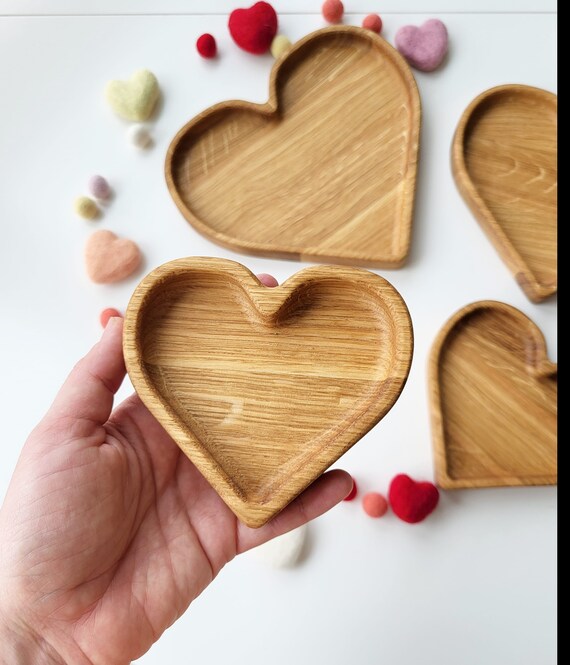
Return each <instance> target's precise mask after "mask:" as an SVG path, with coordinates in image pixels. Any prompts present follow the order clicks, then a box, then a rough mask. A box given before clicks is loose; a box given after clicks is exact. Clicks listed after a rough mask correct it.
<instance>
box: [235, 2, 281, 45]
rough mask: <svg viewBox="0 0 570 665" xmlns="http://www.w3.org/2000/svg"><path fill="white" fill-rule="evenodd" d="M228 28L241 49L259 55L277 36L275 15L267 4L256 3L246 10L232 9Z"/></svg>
mask: <svg viewBox="0 0 570 665" xmlns="http://www.w3.org/2000/svg"><path fill="white" fill-rule="evenodd" d="M228 28H229V31H230V35H231V37H232V39H233V40H234V42H235V43H236V44H237V45H238V46H239V47H240V48H241V49H243V50H244V51H247V52H248V53H253V54H254V55H261V54H262V53H265V52H266V51H267V50H268V49H269V47H270V46H271V42H272V41H273V38H274V37H275V35H276V34H277V14H276V12H275V10H274V9H273V7H272V6H271V5H270V4H269V3H268V2H256V3H255V4H254V5H252V6H251V7H249V8H248V9H234V11H233V12H232V13H231V14H230V18H229V21H228Z"/></svg>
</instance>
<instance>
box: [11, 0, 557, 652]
mask: <svg viewBox="0 0 570 665" xmlns="http://www.w3.org/2000/svg"><path fill="white" fill-rule="evenodd" d="M244 4H246V3H244ZM237 5H238V3H237V2H230V1H229V0H224V1H223V2H219V3H214V2H208V1H207V0H203V1H198V0H196V1H194V2H184V1H183V0H168V1H163V2H158V0H156V2H153V1H152V0H144V1H142V2H140V3H136V2H132V1H131V2H129V1H127V0H113V2H110V0H109V1H107V2H99V3H97V2H95V1H93V0H90V1H85V2H82V3H77V2H71V0H68V1H65V0H59V1H56V0H53V1H52V2H47V1H42V2H39V1H34V2H32V1H30V2H25V1H23V0H18V1H17V2H16V1H15V0H9V1H6V0H4V1H1V0H0V82H1V88H0V89H1V94H0V228H1V235H0V296H1V305H2V317H1V321H2V325H1V326H0V348H1V349H2V365H1V381H0V405H1V409H2V434H3V436H2V447H1V449H0V496H3V494H4V492H5V489H6V487H7V485H8V482H9V479H10V475H11V473H12V470H13V467H14V465H15V462H16V459H17V457H18V454H19V450H20V448H21V445H22V444H23V442H24V440H25V438H26V436H27V434H28V432H29V431H30V429H31V428H32V427H33V425H34V424H35V423H36V421H37V420H38V419H39V418H40V416H41V415H42V413H43V412H44V410H45V409H46V408H47V406H48V405H49V403H50V401H51V399H52V397H53V395H54V393H55V391H56V389H57V387H58V386H59V385H60V383H61V381H62V380H63V378H64V376H65V375H66V373H67V372H68V370H69V369H70V367H71V366H72V364H73V363H74V362H75V361H76V359H77V358H78V357H79V356H80V355H81V354H83V353H84V352H85V351H86V350H87V348H88V347H89V346H90V345H91V344H92V343H93V342H94V341H95V340H96V339H97V337H98V335H99V334H100V329H99V323H98V315H99V311H100V310H101V309H102V308H103V307H106V306H116V307H118V308H120V309H124V307H125V306H126V304H127V302H128V298H129V295H130V293H131V291H132V289H133V287H134V286H135V284H136V283H137V281H138V280H139V279H140V277H141V276H142V274H143V273H144V271H146V270H150V269H152V268H154V267H155V266H157V265H159V264H161V263H163V262H165V261H167V260H170V259H173V258H176V257H180V256H186V255H211V256H222V257H229V258H232V259H236V260H238V261H241V262H243V263H245V264H246V265H247V266H248V267H250V268H251V269H252V270H254V271H255V272H269V273H273V274H274V275H275V276H276V277H277V278H278V279H279V280H280V281H281V280H283V279H285V278H286V277H288V276H289V275H291V274H293V273H294V272H296V271H297V270H299V269H300V268H301V267H303V266H302V265H301V264H298V263H293V262H285V261H272V260H267V259H254V258H250V257H246V256H240V255H237V254H234V253H232V252H230V251H227V250H224V249H222V248H219V247H217V246H215V245H213V244H212V243H210V242H209V241H208V240H206V239H204V238H202V237H201V236H200V235H198V234H197V233H196V232H195V231H194V230H193V229H192V228H191V227H190V226H189V225H188V224H187V223H186V222H185V221H184V220H183V218H182V217H181V215H180V214H179V212H178V211H177V209H176V208H175V206H174V203H173V202H172V201H171V199H170V197H169V195H168V192H167V189H166V185H165V183H164V178H163V173H162V172H163V161H164V155H165V151H166V148H167V146H168V142H169V140H170V138H171V137H172V136H173V135H174V133H175V132H176V131H177V130H178V129H179V128H180V127H181V126H182V125H183V124H184V123H185V122H186V121H187V120H188V119H189V118H190V117H192V116H193V115H194V114H196V113H197V112H198V111H200V110H202V109H204V108H205V107H207V106H209V105H210V104H212V103H214V102H218V101H221V100H224V99H230V98H245V99H250V100H254V101H260V102H261V101H265V99H266V95H267V81H268V73H269V70H270V67H271V65H272V59H271V58H270V57H269V56H267V57H254V56H250V55H247V54H245V53H242V52H240V51H239V50H238V49H237V47H235V46H234V45H233V43H232V42H231V40H230V38H229V35H228V33H227V29H226V22H227V12H228V10H230V9H232V8H233V7H235V6H237ZM275 6H276V8H277V9H278V11H279V14H280V26H281V30H280V32H282V33H284V34H286V35H288V36H289V37H290V38H291V39H292V40H295V39H298V38H300V37H301V36H303V35H305V34H307V33H308V32H310V31H312V30H313V29H316V28H319V27H321V26H322V25H323V22H322V19H321V18H320V15H319V13H318V9H319V6H320V0H312V1H311V2H309V1H308V0H307V1H301V0H295V2H288V3H287V2H284V1H283V2H275ZM345 6H346V8H347V10H348V11H350V10H352V11H354V12H356V11H357V10H358V12H359V13H358V14H356V13H354V14H347V15H346V17H345V22H346V23H352V24H358V23H360V21H361V19H362V15H363V13H365V12H367V11H380V12H381V14H382V17H383V19H384V24H385V29H384V32H383V35H384V36H385V37H386V38H387V39H388V40H389V41H393V37H394V34H395V32H396V30H397V29H398V28H399V27H400V26H402V25H405V24H407V23H411V22H412V23H420V22H422V21H423V20H425V19H426V18H430V17H438V18H441V19H442V20H443V21H444V22H445V23H446V24H447V27H448V29H449V34H450V40H451V42H450V54H449V59H448V61H447V63H446V64H445V66H443V67H442V68H441V69H440V70H439V71H437V72H435V73H432V74H421V73H418V74H417V77H416V78H417V81H418V84H419V87H420V92H421V97H422V104H423V132H422V137H421V151H422V152H421V160H420V173H419V182H418V191H417V200H416V215H415V221H414V229H413V239H412V251H411V256H410V261H409V264H408V265H407V267H405V268H404V269H402V270H398V271H384V272H383V274H384V275H385V276H386V277H387V278H388V279H389V280H390V281H392V282H393V284H394V285H395V286H396V287H397V288H398V289H399V290H400V292H401V293H402V295H403V296H404V298H405V299H406V301H407V303H408V306H409V308H410V311H411V314H412V317H413V321H414V327H415V339H416V346H415V356H414V362H413V366H412V371H411V374H410V379H409V381H408V384H407V387H406V388H405V390H404V392H403V394H402V397H401V398H400V400H399V401H398V403H397V404H396V406H395V407H394V408H393V410H392V411H391V412H390V413H389V414H388V416H387V417H386V418H385V419H384V420H383V421H382V422H381V423H380V424H379V425H378V426H377V427H376V428H375V429H374V430H373V431H372V432H370V433H369V434H368V435H367V436H366V437H365V438H364V439H363V440H362V441H361V442H360V443H359V444H358V445H356V446H355V447H354V448H353V449H352V450H351V451H350V452H349V453H348V454H347V455H346V456H345V457H344V458H343V459H342V460H341V464H340V465H339V466H342V467H343V468H345V469H347V470H348V471H350V472H351V473H352V474H353V475H354V476H355V478H356V479H357V481H358V484H359V486H360V488H361V490H362V491H363V492H365V491H369V490H377V491H381V492H386V490H387V487H388V483H389V481H390V479H391V478H392V477H393V476H394V475H395V474H396V473H399V472H407V473H409V474H411V475H412V476H416V477H421V478H431V477H432V474H433V470H432V453H431V437H430V430H429V419H428V403H427V394H426V359H427V354H428V351H429V347H430V345H431V342H432V340H433V338H434V336H435V335H436V333H437V331H438V329H439V328H440V327H441V326H442V324H443V323H444V321H445V320H446V319H447V318H448V317H449V316H450V315H451V314H453V313H454V312H455V311H456V310H457V309H459V308H460V307H462V306H463V305H465V304H467V303H469V302H472V301H474V300H479V299H483V298H492V299H497V300H503V301H505V302H508V303H510V304H512V305H515V306H516V307H518V308H520V309H521V310H522V311H523V312H525V313H526V314H528V315H529V316H530V317H531V318H532V319H533V320H534V321H535V322H536V323H537V324H538V325H539V326H540V327H541V329H542V330H543V332H544V334H545V336H546V339H547V343H548V347H549V351H550V355H551V358H552V359H553V360H556V300H553V301H550V302H548V303H543V304H541V305H533V304H531V303H530V302H529V301H528V300H527V299H526V298H525V296H524V295H523V293H522V292H521V291H520V290H519V288H518V286H517V285H516V284H515V282H514V280H513V278H512V277H511V275H510V273H509V272H508V271H507V269H506V267H505V266H504V265H503V263H502V262H501V260H500V259H499V258H498V256H497V254H496V253H495V251H494V250H493V248H492V247H491V245H490V244H489V242H488V241H487V240H486V238H485V237H484V235H483V233H482V231H481V230H480V228H479V226H478V225H477V223H476V222H475V220H474V219H473V217H472V216H471V214H470V213H469V211H468V210H467V208H466V207H465V205H464V203H463V201H462V200H461V198H460V196H459V194H458V192H457V191H456V189H455V186H454V184H453V181H452V177H451V172H450V168H449V146H450V142H451V137H452V134H453V131H454V128H455V125H456V123H457V120H458V119H459V116H460V114H461V112H462V111H463V109H464V108H465V106H466V105H467V104H468V103H469V101H471V99H472V98H473V97H474V96H475V95H477V94H478V93H480V92H481V91H482V90H484V89H486V88H489V87H491V86H493V85H497V84H501V83H526V84H530V85H536V86H539V87H543V88H546V89H548V90H555V84H556V69H555V68H556V62H555V53H556V44H555V38H556V34H555V30H556V16H555V15H554V14H553V13H549V12H553V11H554V9H555V7H554V2H553V1H551V0H549V1H548V2H541V1H540V0H525V1H524V2H522V1H521V2H510V1H509V0H501V2H490V0H489V1H486V2H479V1H478V0H462V1H461V2H460V1H459V0H454V1H452V0H425V1H423V2H422V1H421V0H407V1H401V2H396V1H395V0H391V1H390V2H383V3H382V2H380V3H376V2H373V1H371V0H358V1H356V0H355V1H354V2H351V1H350V0H346V2H345ZM382 6H383V7H384V11H382ZM471 10H473V12H471ZM520 10H524V12H526V13H519V11H520ZM295 11H298V12H300V13H298V14H297V13H294V12H295ZM397 11H399V12H400V13H395V12H397ZM446 11H447V12H451V13H445V12H446ZM486 11H489V12H490V13H486ZM176 12H179V14H177V13H176ZM208 12H214V14H210V15H208V14H207V13H208ZM78 13H81V14H83V16H79V15H77V14H78ZM145 13H146V15H142V14H145ZM24 14H27V16H25V15H24ZM202 14H203V15H202ZM205 31H208V32H212V33H213V34H214V35H215V36H216V37H217V39H218V42H219V47H220V58H219V60H218V61H216V62H205V61H202V60H201V59H200V58H199V57H198V55H197V54H196V52H195V50H194V41H195V39H196V37H197V36H198V35H199V34H201V33H202V32H205ZM139 67H148V68H149V69H151V70H152V71H154V72H155V73H156V75H157V77H158V79H159V81H160V84H161V87H162V90H163V94H164V106H163V109H162V111H161V113H160V115H159V117H158V118H157V120H156V121H155V122H154V123H153V127H152V133H153V135H154V138H155V141H156V145H155V147H154V148H153V149H152V150H150V151H148V152H146V153H140V152H137V151H136V150H134V149H132V148H131V147H130V146H129V145H128V144H127V143H126V142H125V140H124V130H125V127H126V125H125V124H124V123H122V122H121V121H120V120H118V119H117V118H116V117H114V116H113V114H112V113H111V112H110V111H109V110H108V109H107V108H106V107H105V105H104V103H103V98H102V90H103V88H104V85H105V83H106V81H107V80H109V79H111V78H127V77H128V76H129V75H130V74H131V73H132V71H133V70H134V69H136V68H139ZM93 173H101V174H103V175H105V176H106V177H107V178H108V179H109V181H110V182H111V183H112V186H113V187H114V189H115V192H116V197H115V200H114V201H113V202H112V204H111V205H110V206H109V207H108V208H107V209H106V210H105V215H104V218H103V220H102V221H100V222H97V223H89V222H85V221H83V220H79V219H76V218H75V217H74V215H73V213H72V201H73V199H74V198H75V197H76V196H78V195H80V194H82V193H84V192H85V183H86V180H87V178H88V177H89V176H90V175H91V174H93ZM95 228H106V229H111V230H113V231H115V232H116V233H119V234H124V235H128V236H130V237H132V238H133V239H135V240H136V241H138V242H139V243H140V246H141V248H142V250H143V251H144V254H145V257H146V263H145V266H144V271H142V272H141V273H139V274H137V275H136V276H135V277H133V278H132V279H130V280H128V281H126V282H125V283H123V284H121V285H116V286H103V287H102V286H96V285H93V284H91V283H90V282H89V281H88V279H87V278H86V276H85V274H84V270H83V265H82V247H83V244H84V242H85V240H86V238H87V237H88V235H89V233H90V232H91V231H92V230H93V229H95ZM129 391H130V387H129V386H125V387H123V389H122V391H121V395H126V394H128V392H129ZM555 511H556V490H555V488H521V489H501V490H493V489H491V490H473V491H456V492H453V493H452V492H447V493H443V496H442V499H441V504H440V507H439V508H438V510H437V511H436V513H434V515H433V516H432V517H431V518H429V519H428V520H427V521H426V522H425V523H423V524H421V525H417V526H409V525H406V524H404V523H403V522H400V521H398V520H397V519H396V518H395V517H394V516H393V515H391V514H389V515H388V516H386V517H385V518H383V519H382V520H376V521H375V520H371V519H369V518H367V517H366V516H365V515H364V513H363V512H362V509H361V507H360V503H359V502H358V501H355V502H353V503H351V504H342V505H340V506H338V507H337V508H335V509H334V510H333V511H331V512H330V513H329V514H328V515H326V516H325V517H323V518H321V519H319V520H318V521H317V522H315V523H313V524H312V525H311V526H312V528H311V543H310V547H309V551H308V552H307V556H306V557H305V560H304V562H303V564H302V565H301V566H300V567H298V568H296V569H294V570H291V571H274V570H270V569H268V568H266V567H264V565H262V564H261V563H260V562H259V561H258V560H256V559H255V557H253V556H251V555H246V556H243V557H241V558H240V559H238V560H236V561H234V562H232V563H231V564H230V565H229V566H228V567H227V568H226V569H224V570H223V571H222V573H221V574H220V576H219V578H218V579H217V580H216V581H215V582H214V583H213V584H212V585H211V587H210V588H208V590H207V591H206V592H205V593H204V594H203V595H202V596H201V597H200V598H199V599H198V600H197V601H196V602H195V603H194V604H193V605H192V606H191V608H190V609H189V611H188V612H187V613H186V615H185V616H184V617H183V618H182V619H181V620H180V621H178V623H177V624H176V625H175V626H174V627H172V628H171V629H170V630H169V631H167V633H166V634H165V635H164V636H163V637H162V639H161V640H160V641H159V642H158V644H157V645H155V646H154V647H153V648H152V649H151V651H150V652H149V653H148V654H147V655H146V656H144V657H143V658H142V659H141V660H140V661H139V662H141V663H144V665H151V664H159V663H160V664H163V663H215V664H218V663H224V662H232V663H237V664H241V663H248V664H249V665H262V664H263V665H265V664H266V663H272V664H273V665H290V663H296V664H298V665H309V664H311V665H312V664H320V663H328V664H329V665H344V664H345V663H348V662H350V663H355V664H356V665H375V664H377V663H388V662H391V663H396V664H398V665H408V664H412V663H417V662H422V663H426V664H428V665H429V664H430V663H438V665H457V664H460V665H471V664H472V665H481V664H484V665H510V664H513V665H515V664H516V665H526V664H528V665H531V664H532V665H551V664H553V663H555V662H556V650H555V640H556V632H555V621H556V576H555V566H556V531H555V526H556V524H555V522H556V512H555ZM0 537H1V534H0Z"/></svg>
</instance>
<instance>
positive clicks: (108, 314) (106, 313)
mask: <svg viewBox="0 0 570 665" xmlns="http://www.w3.org/2000/svg"><path fill="white" fill-rule="evenodd" d="M113 316H121V312H119V310H117V309H115V308H114V307H107V309H104V310H103V311H102V312H101V314H99V321H100V322H101V326H102V327H103V328H106V327H107V324H108V323H109V319H111V318H112V317H113Z"/></svg>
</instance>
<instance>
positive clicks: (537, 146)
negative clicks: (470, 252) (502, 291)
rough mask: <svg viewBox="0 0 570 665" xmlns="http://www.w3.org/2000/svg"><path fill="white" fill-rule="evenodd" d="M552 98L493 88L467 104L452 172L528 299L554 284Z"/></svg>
mask: <svg viewBox="0 0 570 665" xmlns="http://www.w3.org/2000/svg"><path fill="white" fill-rule="evenodd" d="M557 112H558V103H557V98H556V95H553V94H552V93H551V92H547V91H546V90H540V89H539V88H531V87H529V86H526V85H502V86H499V87H497V88H491V89H490V90H486V91H485V92H484V93H482V94H481V95H479V96H478V97H477V98H476V99H474V100H473V101H472V102H471V104H469V106H468V107H467V109H466V110H465V112H464V113H463V115H462V116H461V120H460V121H459V125H458V127H457V130H456V132H455V137H454V139H453V147H452V168H453V174H454V176H455V181H456V183H457V186H458V188H459V191H460V192H461V194H462V196H463V198H464V199H465V201H466V202H467V204H468V205H469V207H470V208H471V210H472V211H473V213H474V215H475V217H476V218H477V219H478V220H479V222H480V224H481V226H482V227H483V229H484V231H485V232H486V233H487V235H488V236H489V238H490V240H491V242H492V243H493V244H494V246H495V248H496V249H497V251H498V252H499V254H500V255H501V257H502V259H503V261H504V262H505V263H506V264H507V266H508V267H509V269H510V270H511V272H512V273H513V274H514V276H515V278H516V280H517V282H518V283H519V285H520V286H521V288H522V289H523V291H524V292H525V293H526V295H527V296H528V298H530V300H532V301H533V302H540V301H541V300H544V299H545V298H547V297H548V296H551V295H552V294H553V293H556V290H557V285H558V267H557V214H558V211H557V179H558V170H557V133H556V132H557Z"/></svg>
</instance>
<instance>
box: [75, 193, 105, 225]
mask: <svg viewBox="0 0 570 665" xmlns="http://www.w3.org/2000/svg"><path fill="white" fill-rule="evenodd" d="M73 209H74V210H75V212H76V214H77V215H79V217H83V219H96V218H97V217H98V216H99V208H98V207H97V204H96V203H95V201H94V200H93V199H90V198H89V197H88V196H78V197H77V198H76V199H75V201H74V202H73Z"/></svg>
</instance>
